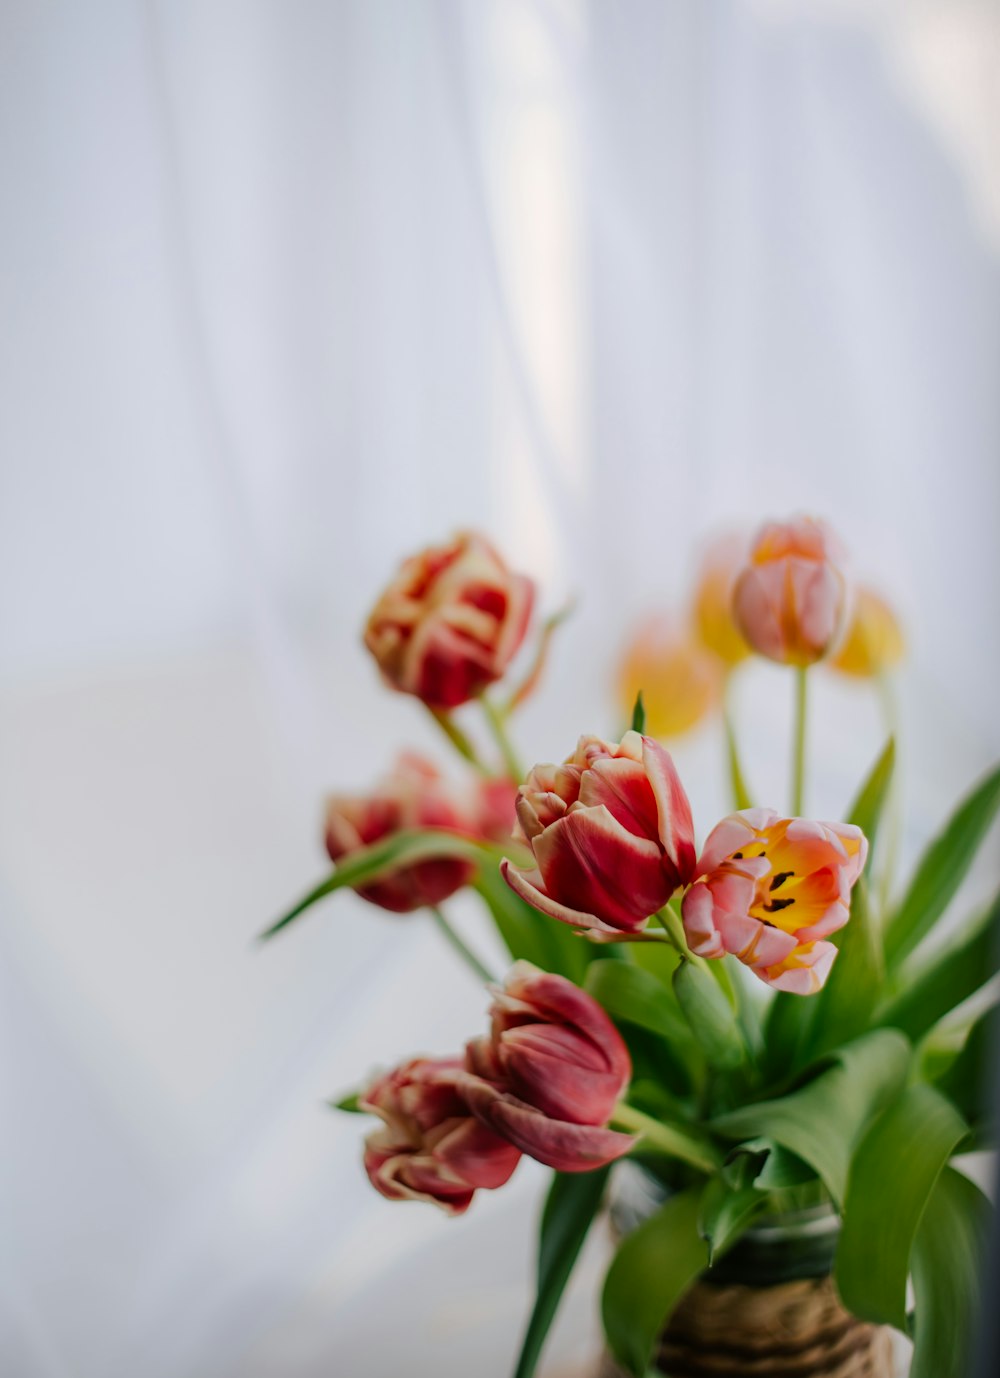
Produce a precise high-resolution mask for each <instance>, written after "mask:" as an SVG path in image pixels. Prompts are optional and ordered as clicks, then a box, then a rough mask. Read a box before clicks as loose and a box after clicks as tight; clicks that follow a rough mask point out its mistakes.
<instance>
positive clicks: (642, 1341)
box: [601, 1187, 708, 1378]
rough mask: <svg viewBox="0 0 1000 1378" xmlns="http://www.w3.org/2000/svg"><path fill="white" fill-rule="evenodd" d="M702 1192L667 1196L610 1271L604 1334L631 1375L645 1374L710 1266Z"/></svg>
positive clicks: (606, 1283) (631, 1236) (604, 1305)
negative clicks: (676, 1313) (677, 1311)
mask: <svg viewBox="0 0 1000 1378" xmlns="http://www.w3.org/2000/svg"><path fill="white" fill-rule="evenodd" d="M700 1210H701V1188H700V1187H697V1188H692V1189H690V1190H688V1191H683V1192H679V1193H678V1194H677V1195H676V1196H671V1197H668V1199H667V1200H666V1201H665V1202H664V1203H663V1205H662V1206H661V1207H660V1209H659V1210H658V1211H657V1212H656V1214H655V1215H653V1216H650V1218H649V1219H648V1220H646V1221H644V1222H643V1223H642V1224H641V1225H640V1226H639V1228H638V1229H636V1230H633V1231H632V1233H631V1234H629V1235H626V1237H625V1239H624V1240H623V1241H622V1244H621V1246H620V1247H619V1249H618V1252H617V1254H616V1255H615V1257H614V1260H613V1261H612V1264H611V1267H610V1268H609V1269H608V1275H607V1277H606V1278H605V1281H604V1293H603V1296H602V1299H601V1314H602V1317H603V1321H604V1333H605V1335H606V1336H607V1340H608V1346H609V1348H610V1349H611V1352H612V1354H614V1355H615V1357H616V1358H617V1359H618V1360H619V1362H620V1363H622V1364H623V1365H624V1366H625V1368H626V1369H627V1370H628V1372H629V1373H631V1374H633V1375H636V1378H640V1375H642V1374H644V1373H645V1372H646V1368H647V1365H648V1364H649V1360H650V1356H651V1355H652V1353H653V1347H654V1345H655V1344H656V1340H657V1337H658V1336H659V1334H660V1331H661V1330H662V1329H663V1327H664V1325H665V1324H666V1323H667V1321H668V1320H669V1318H670V1314H671V1312H672V1311H673V1309H674V1307H675V1306H676V1305H677V1303H678V1302H679V1301H680V1299H681V1297H682V1296H683V1295H684V1293H685V1292H686V1291H687V1290H688V1288H689V1287H690V1286H691V1284H692V1283H693V1282H694V1280H695V1279H696V1278H697V1276H698V1274H699V1273H701V1272H702V1271H703V1269H704V1268H705V1266H706V1264H707V1262H708V1250H707V1248H706V1246H705V1241H704V1240H703V1239H702V1238H701V1236H700V1235H699V1234H698V1218H699V1214H700Z"/></svg>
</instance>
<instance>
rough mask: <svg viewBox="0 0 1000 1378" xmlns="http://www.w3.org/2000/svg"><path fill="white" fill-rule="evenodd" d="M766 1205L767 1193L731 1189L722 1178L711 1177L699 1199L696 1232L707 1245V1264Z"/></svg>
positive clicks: (748, 1188)
mask: <svg viewBox="0 0 1000 1378" xmlns="http://www.w3.org/2000/svg"><path fill="white" fill-rule="evenodd" d="M766 1204H767V1193H766V1192H762V1191H758V1190H757V1189H756V1187H752V1186H747V1187H736V1188H733V1187H732V1186H730V1184H729V1183H728V1182H727V1181H726V1179H725V1178H724V1177H723V1176H721V1175H720V1176H718V1177H713V1178H712V1179H711V1181H710V1182H709V1183H708V1185H707V1186H706V1188H705V1194H704V1195H703V1196H702V1198H701V1210H700V1212H699V1215H698V1233H699V1234H700V1235H701V1237H702V1239H704V1241H705V1243H706V1244H707V1245H708V1263H709V1267H711V1265H712V1262H713V1260H714V1259H716V1258H718V1256H719V1255H720V1254H721V1253H722V1252H723V1250H724V1249H726V1248H728V1247H729V1245H730V1244H733V1243H735V1241H736V1240H737V1239H739V1237H740V1235H741V1234H742V1233H743V1231H744V1230H745V1229H746V1228H747V1226H748V1225H749V1224H750V1222H751V1221H752V1220H753V1218H754V1216H756V1215H759V1214H760V1212H761V1211H762V1210H763V1209H764V1206H765V1205H766Z"/></svg>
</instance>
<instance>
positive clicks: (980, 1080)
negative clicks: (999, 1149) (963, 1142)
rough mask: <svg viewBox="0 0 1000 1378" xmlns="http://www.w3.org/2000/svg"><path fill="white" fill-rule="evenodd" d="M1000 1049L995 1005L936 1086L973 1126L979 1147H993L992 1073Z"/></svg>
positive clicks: (999, 1023) (975, 1026) (999, 1014)
mask: <svg viewBox="0 0 1000 1378" xmlns="http://www.w3.org/2000/svg"><path fill="white" fill-rule="evenodd" d="M998 1047H1000V1009H997V1008H996V1007H995V1006H994V1007H993V1008H992V1009H989V1010H987V1011H986V1013H985V1014H983V1015H981V1016H980V1017H979V1019H977V1020H976V1022H975V1024H973V1026H972V1028H971V1030H970V1031H969V1035H968V1037H967V1038H966V1040H965V1045H964V1047H963V1048H962V1050H961V1052H960V1053H959V1054H958V1056H957V1057H956V1058H955V1060H954V1062H952V1064H951V1066H950V1067H949V1068H948V1069H947V1070H946V1071H945V1073H944V1074H943V1076H941V1077H940V1078H939V1079H938V1081H937V1083H936V1085H937V1088H938V1090H939V1091H941V1092H942V1093H943V1094H944V1095H946V1096H947V1097H948V1099H949V1100H950V1101H951V1103H952V1104H953V1105H955V1106H956V1107H957V1108H958V1109H959V1110H960V1111H961V1113H962V1114H963V1115H964V1116H965V1118H966V1120H967V1121H968V1122H969V1125H970V1126H971V1129H972V1132H973V1135H974V1139H975V1143H974V1147H976V1148H989V1147H993V1146H994V1143H993V1141H994V1140H995V1137H996V1126H995V1124H994V1123H993V1118H994V1114H995V1110H996V1106H995V1102H994V1099H993V1094H992V1089H993V1088H992V1085H991V1080H992V1078H991V1073H995V1066H994V1064H995V1059H996V1050H997V1048H998Z"/></svg>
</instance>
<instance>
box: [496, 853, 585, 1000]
mask: <svg viewBox="0 0 1000 1378" xmlns="http://www.w3.org/2000/svg"><path fill="white" fill-rule="evenodd" d="M473 885H474V887H475V889H476V890H477V891H478V893H479V895H480V896H481V898H482V899H483V901H484V903H485V904H486V906H487V908H488V909H489V911H490V913H491V914H492V916H493V922H494V923H495V924H496V926H497V930H498V932H499V934H500V937H501V939H502V940H503V943H504V945H505V946H506V948H507V951H508V952H509V953H510V955H511V957H512V958H513V959H514V961H518V960H519V959H521V958H523V959H524V960H525V961H527V962H532V963H533V964H534V965H535V966H537V967H541V968H542V969H543V970H545V971H554V972H556V973H557V974H558V975H560V976H567V977H569V979H570V980H571V981H575V982H577V983H578V984H579V983H580V982H582V980H583V977H584V975H585V974H586V971H587V967H588V965H589V964H590V960H591V957H592V956H593V955H595V954H596V953H597V952H598V951H599V950H598V949H596V948H593V947H592V946H591V945H590V944H589V943H587V942H585V941H584V940H583V939H582V938H579V937H577V935H576V933H574V931H573V929H572V928H569V927H568V926H567V925H566V924H564V923H560V922H559V921H558V919H550V918H548V916H547V915H545V914H540V913H539V912H538V910H537V909H533V908H532V907H531V905H530V904H527V903H526V902H525V901H524V900H523V899H521V897H520V895H516V894H515V893H514V891H513V890H512V889H511V888H510V886H509V885H508V884H507V882H506V881H505V880H504V878H503V876H502V875H501V874H500V872H499V870H498V869H497V867H496V866H484V867H482V869H481V870H480V872H479V874H478V876H477V877H476V878H475V880H474V881H473Z"/></svg>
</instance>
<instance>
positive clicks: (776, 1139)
mask: <svg viewBox="0 0 1000 1378" xmlns="http://www.w3.org/2000/svg"><path fill="white" fill-rule="evenodd" d="M909 1061H910V1045H909V1043H908V1042H907V1041H906V1039H905V1038H904V1037H903V1035H902V1034H900V1033H897V1031H896V1030H895V1029H877V1030H875V1031H874V1032H873V1033H868V1034H865V1035H864V1036H863V1037H861V1038H858V1039H855V1041H854V1042H853V1043H849V1044H847V1045H846V1046H845V1047H843V1048H840V1049H838V1051H837V1052H836V1054H833V1055H832V1056H831V1058H830V1062H829V1065H826V1066H824V1067H822V1068H821V1070H820V1071H819V1073H818V1074H817V1075H816V1076H814V1077H813V1078H812V1079H811V1080H810V1081H808V1082H806V1083H805V1085H804V1086H801V1087H799V1088H798V1089H797V1090H795V1091H791V1092H789V1093H788V1095H786V1096H780V1097H778V1098H777V1099H775V1100H768V1101H758V1102H757V1103H756V1104H751V1105H746V1106H743V1107H742V1108H741V1109H739V1110H733V1111H730V1112H729V1113H728V1114H726V1115H720V1116H717V1117H716V1119H714V1120H713V1121H712V1123H711V1128H712V1129H713V1131H715V1132H717V1133H719V1134H721V1135H723V1136H724V1137H725V1138H729V1139H736V1140H743V1139H758V1138H759V1139H765V1140H768V1141H770V1142H773V1143H776V1144H780V1145H781V1146H782V1147H783V1148H787V1149H789V1150H790V1151H791V1152H792V1153H794V1154H796V1155H797V1156H798V1157H800V1158H802V1159H804V1160H805V1161H806V1162H807V1163H808V1164H809V1165H810V1167H812V1168H813V1169H814V1170H815V1171H816V1172H817V1173H818V1174H819V1176H820V1177H821V1178H822V1179H823V1182H824V1183H825V1185H826V1187H827V1190H828V1191H829V1192H830V1195H831V1196H832V1197H833V1199H834V1201H835V1202H836V1203H837V1204H838V1206H839V1205H840V1204H841V1203H842V1202H843V1200H844V1194H845V1192H846V1190H847V1174H848V1168H849V1166H850V1161H851V1156H852V1153H853V1151H854V1148H855V1145H856V1144H857V1142H858V1140H859V1139H860V1137H861V1135H862V1134H863V1132H864V1130H865V1128H866V1127H867V1125H868V1123H869V1121H870V1120H871V1119H872V1117H873V1116H874V1115H875V1114H876V1112H877V1111H878V1110H879V1109H880V1108H881V1107H882V1106H883V1105H884V1104H885V1102H886V1100H887V1099H888V1098H890V1097H891V1096H894V1095H895V1094H896V1093H897V1092H898V1090H899V1089H900V1087H901V1085H902V1083H903V1080H904V1078H905V1076H906V1071H907V1067H908V1065H909Z"/></svg>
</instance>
